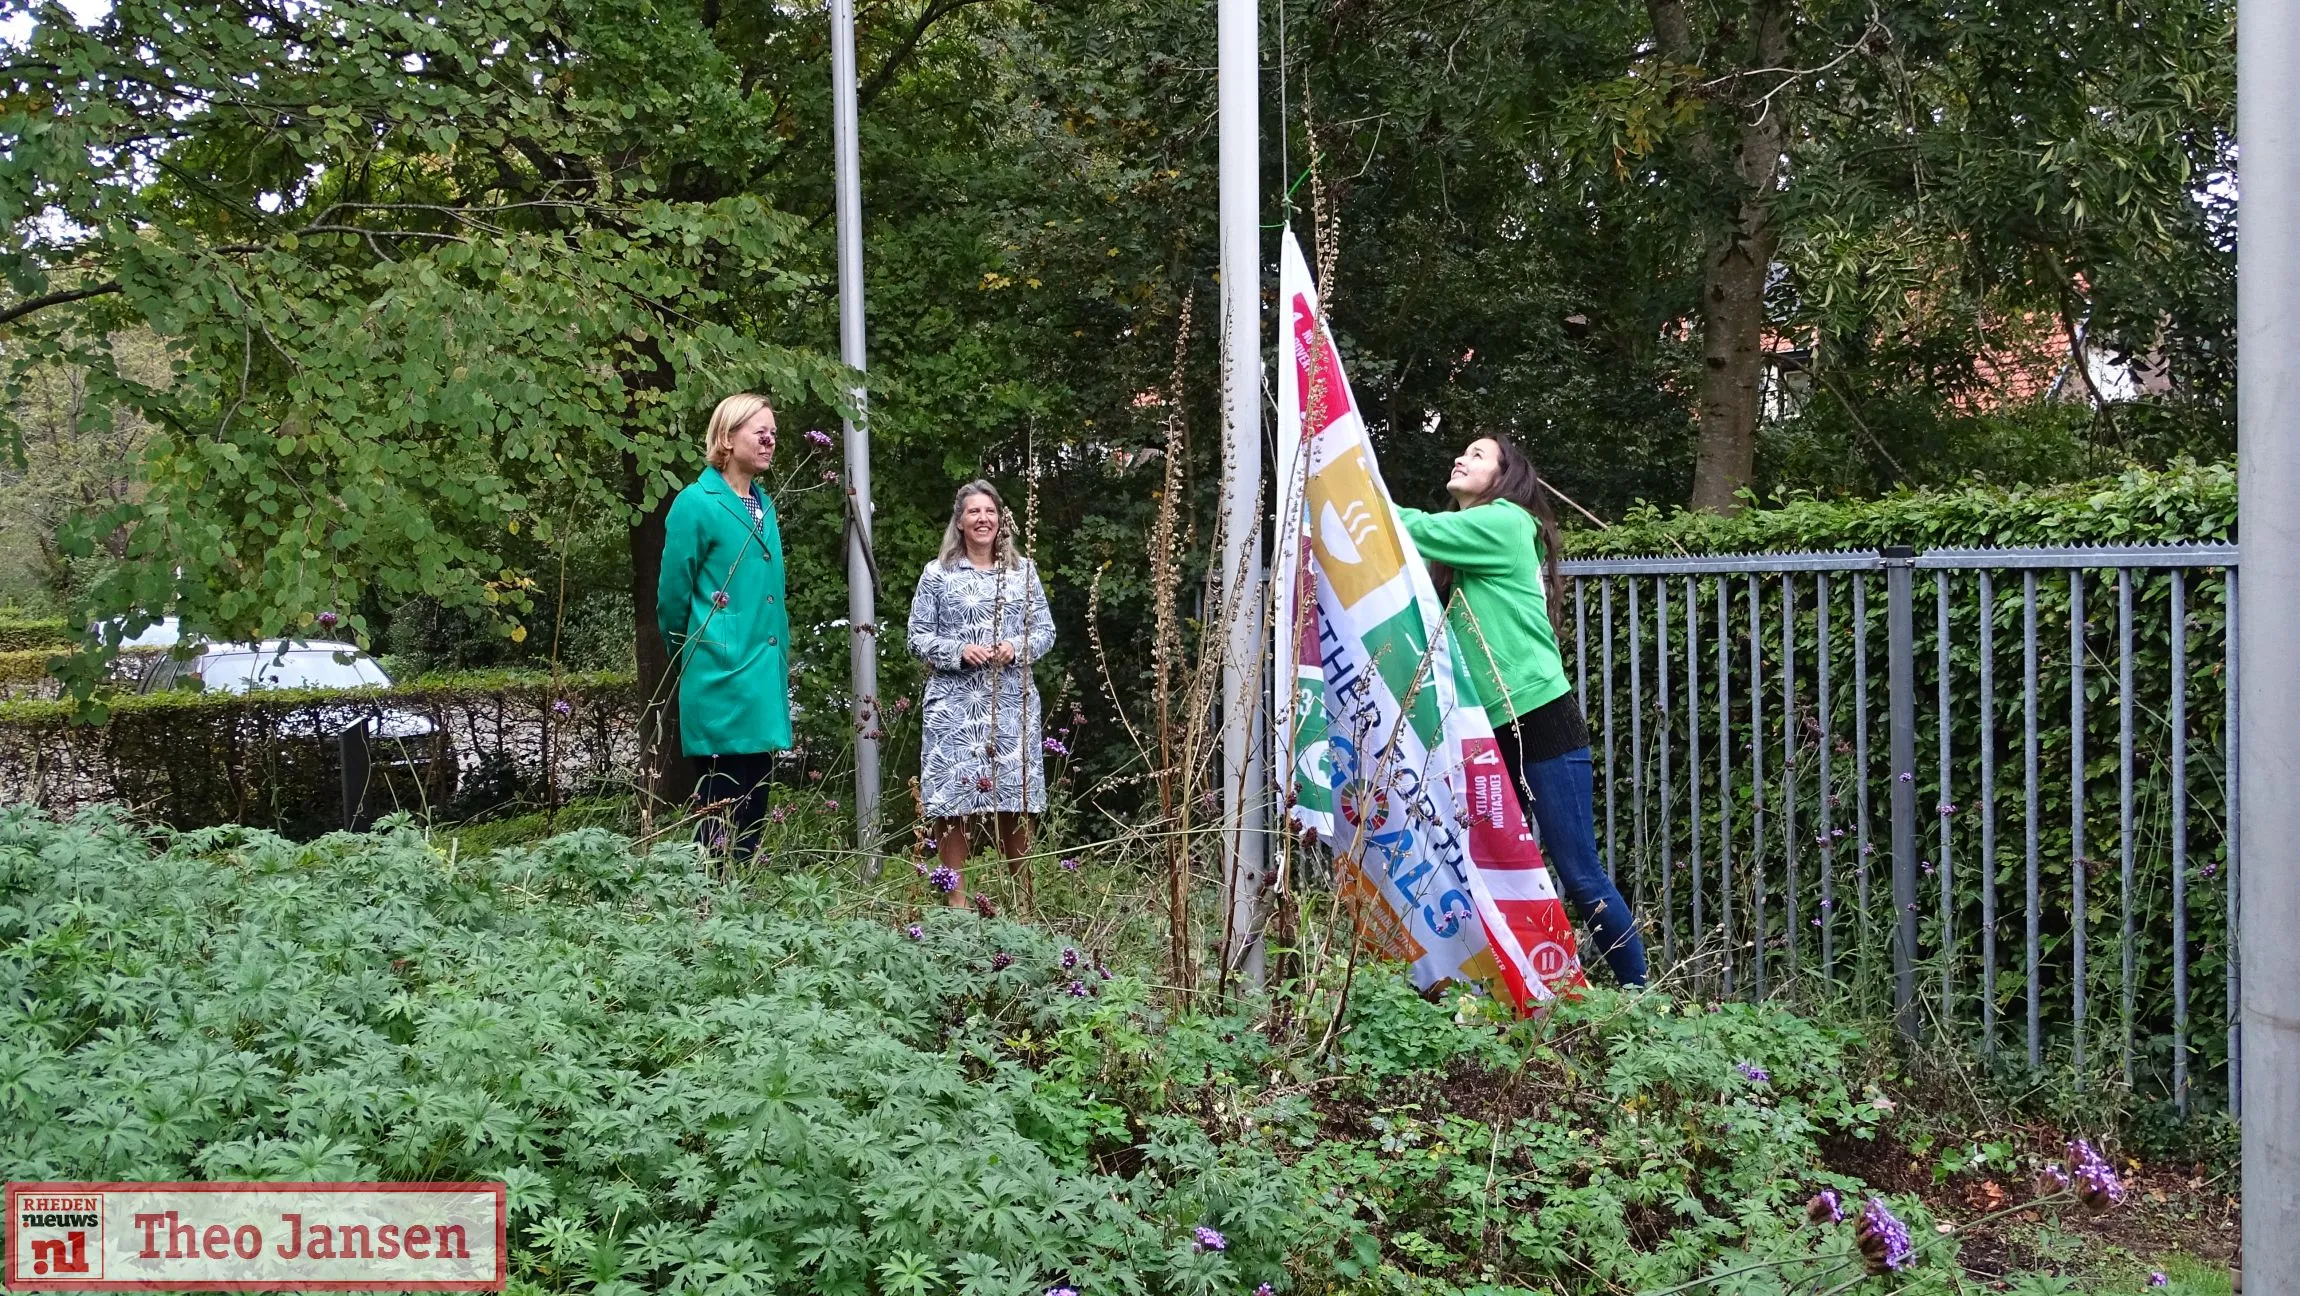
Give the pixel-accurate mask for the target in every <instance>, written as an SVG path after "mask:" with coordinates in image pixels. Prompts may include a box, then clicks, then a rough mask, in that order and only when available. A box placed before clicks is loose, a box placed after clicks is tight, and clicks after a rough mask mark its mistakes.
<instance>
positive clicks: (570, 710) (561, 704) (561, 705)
mask: <svg viewBox="0 0 2300 1296" xmlns="http://www.w3.org/2000/svg"><path fill="white" fill-rule="evenodd" d="M551 714H553V715H555V716H571V715H573V714H575V704H574V703H572V702H570V701H568V700H567V699H565V698H554V699H552V701H551Z"/></svg>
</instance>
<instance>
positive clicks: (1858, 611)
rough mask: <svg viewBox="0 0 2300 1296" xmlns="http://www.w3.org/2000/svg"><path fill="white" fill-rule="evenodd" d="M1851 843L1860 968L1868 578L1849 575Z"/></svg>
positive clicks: (1864, 910) (1865, 916) (1864, 918)
mask: <svg viewBox="0 0 2300 1296" xmlns="http://www.w3.org/2000/svg"><path fill="white" fill-rule="evenodd" d="M1853 817H1854V820H1855V822H1854V825H1853V827H1854V836H1855V837H1856V838H1857V839H1858V840H1857V841H1856V842H1855V843H1854V846H1853V887H1854V896H1853V899H1854V903H1856V904H1858V905H1859V906H1860V911H1861V920H1860V922H1859V923H1857V924H1855V926H1854V939H1855V941H1856V942H1857V943H1858V944H1859V946H1860V950H1861V957H1860V960H1859V962H1860V967H1861V968H1862V969H1863V970H1866V969H1867V968H1868V966H1869V961H1868V953H1869V946H1870V939H1869V937H1870V934H1871V921H1872V919H1873V918H1874V917H1875V915H1874V914H1872V913H1871V912H1870V909H1869V853H1870V844H1869V578H1868V576H1867V575H1865V574H1863V573H1860V572H1855V573H1854V574H1853Z"/></svg>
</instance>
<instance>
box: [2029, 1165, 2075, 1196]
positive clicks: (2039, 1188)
mask: <svg viewBox="0 0 2300 1296" xmlns="http://www.w3.org/2000/svg"><path fill="white" fill-rule="evenodd" d="M2066 1191H2068V1171H2066V1170H2063V1169H2061V1168H2060V1167H2059V1166H2056V1165H2048V1166H2046V1167H2045V1168H2044V1169H2042V1170H2039V1171H2037V1172H2036V1195H2037V1196H2039V1197H2050V1196H2051V1195H2053V1194H2054V1193H2057V1192H2066Z"/></svg>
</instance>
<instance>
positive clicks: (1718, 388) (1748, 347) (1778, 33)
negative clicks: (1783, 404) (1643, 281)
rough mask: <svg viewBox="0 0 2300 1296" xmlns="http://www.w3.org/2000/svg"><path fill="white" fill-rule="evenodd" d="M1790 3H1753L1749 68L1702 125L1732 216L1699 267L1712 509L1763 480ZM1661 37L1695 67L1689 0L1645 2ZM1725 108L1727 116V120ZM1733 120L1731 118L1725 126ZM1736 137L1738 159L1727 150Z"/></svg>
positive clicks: (1703, 449)
mask: <svg viewBox="0 0 2300 1296" xmlns="http://www.w3.org/2000/svg"><path fill="white" fill-rule="evenodd" d="M1790 4H1791V0H1754V2H1753V3H1752V4H1751V6H1750V10H1751V12H1750V20H1751V22H1752V24H1753V27H1754V31H1755V40H1754V43H1753V47H1752V48H1751V50H1750V65H1749V66H1750V69H1751V70H1750V71H1749V72H1748V73H1746V74H1745V75H1744V76H1743V77H1742V78H1740V79H1736V80H1735V81H1734V82H1733V83H1732V84H1733V86H1734V89H1732V90H1730V91H1727V92H1726V93H1725V94H1724V95H1723V96H1722V99H1723V102H1720V103H1718V104H1717V105H1716V106H1715V108H1714V109H1712V115H1710V116H1709V118H1708V120H1707V121H1705V122H1704V123H1703V124H1702V125H1701V126H1699V127H1698V128H1697V129H1696V132H1695V134H1694V137H1693V141H1692V145H1693V153H1694V157H1695V159H1696V161H1697V163H1698V164H1699V165H1700V167H1701V169H1702V170H1703V171H1705V172H1707V173H1708V174H1707V175H1706V176H1705V177H1704V179H1705V180H1706V181H1708V182H1710V183H1713V184H1715V185H1716V186H1717V187H1718V189H1719V191H1720V192H1721V193H1722V194H1723V195H1724V196H1723V198H1722V199H1721V201H1722V202H1723V203H1724V204H1726V205H1727V216H1728V219H1727V220H1726V222H1725V225H1724V228H1723V230H1722V231H1721V232H1720V233H1719V234H1718V236H1717V238H1716V239H1715V240H1714V241H1713V242H1712V243H1711V244H1710V245H1709V248H1708V251H1707V252H1706V253H1705V254H1704V255H1703V257H1702V264H1701V303H1700V306H1699V309H1698V311H1697V317H1698V319H1699V322H1700V326H1701V395H1700V408H1699V419H1700V430H1701V436H1700V453H1699V457H1698V458H1697V459H1696V461H1695V463H1694V468H1693V499H1692V506H1693V507H1694V508H1696V509H1702V510H1707V511H1709V512H1715V513H1733V512H1737V511H1739V510H1740V508H1741V506H1742V500H1741V495H1740V493H1741V492H1742V491H1743V490H1746V489H1747V488H1749V487H1750V486H1752V485H1754V484H1755V483H1756V479H1757V413H1758V397H1759V384H1760V382H1761V381H1762V379H1763V376H1764V364H1765V352H1764V343H1765V285H1766V280H1767V279H1768V277H1769V276H1770V274H1771V271H1772V266H1773V252H1774V250H1775V248H1776V247H1777V246H1778V244H1779V241H1780V236H1779V234H1778V232H1777V231H1776V229H1775V228H1774V225H1773V207H1772V203H1773V195H1774V193H1775V192H1776V190H1777V186H1778V182H1779V179H1780V172H1781V150H1782V148H1783V147H1784V146H1785V145H1786V143H1787V141H1788V121H1787V115H1786V113H1787V100H1788V82H1786V81H1779V82H1774V83H1772V84H1763V79H1764V78H1765V77H1766V76H1767V73H1765V72H1763V71H1760V70H1759V69H1773V70H1775V71H1774V73H1773V75H1776V76H1778V75H1782V74H1781V73H1779V72H1778V71H1777V70H1778V69H1781V68H1784V67H1786V66H1787V61H1788V55H1789V24H1790ZM1646 10H1647V13H1648V15H1649V16H1650V17H1651V19H1652V22H1653V34H1654V40H1655V44H1656V46H1657V47H1658V49H1659V52H1660V54H1661V56H1662V57H1663V58H1665V59H1668V60H1669V61H1671V62H1674V63H1677V64H1680V65H1683V66H1688V67H1689V66H1693V65H1695V64H1698V63H1700V62H1701V61H1702V60H1701V57H1700V55H1701V52H1700V51H1699V50H1696V49H1695V48H1694V45H1693V32H1692V23H1691V20H1690V16H1689V14H1688V12H1687V10H1686V5H1685V0H1648V3H1647V6H1646ZM1728 114H1729V115H1730V118H1728ZM1728 121H1729V122H1730V124H1728ZM1727 138H1730V140H1731V143H1732V156H1731V157H1730V158H1729V159H1728V158H1726V157H1725V156H1724V152H1725V149H1724V143H1725V140H1726V139H1727Z"/></svg>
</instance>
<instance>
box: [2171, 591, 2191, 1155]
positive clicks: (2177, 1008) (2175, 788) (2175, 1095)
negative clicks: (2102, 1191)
mask: <svg viewBox="0 0 2300 1296" xmlns="http://www.w3.org/2000/svg"><path fill="white" fill-rule="evenodd" d="M2171 723H2172V756H2171V761H2170V764H2171V766H2172V1100H2173V1103H2174V1105H2175V1106H2177V1107H2178V1108H2179V1109H2180V1114H2181V1115H2183V1116H2186V1115H2187V1114H2188V573H2187V572H2186V571H2184V570H2182V569H2181V568H2178V567H2175V568H2173V569H2172V717H2171Z"/></svg>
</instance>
